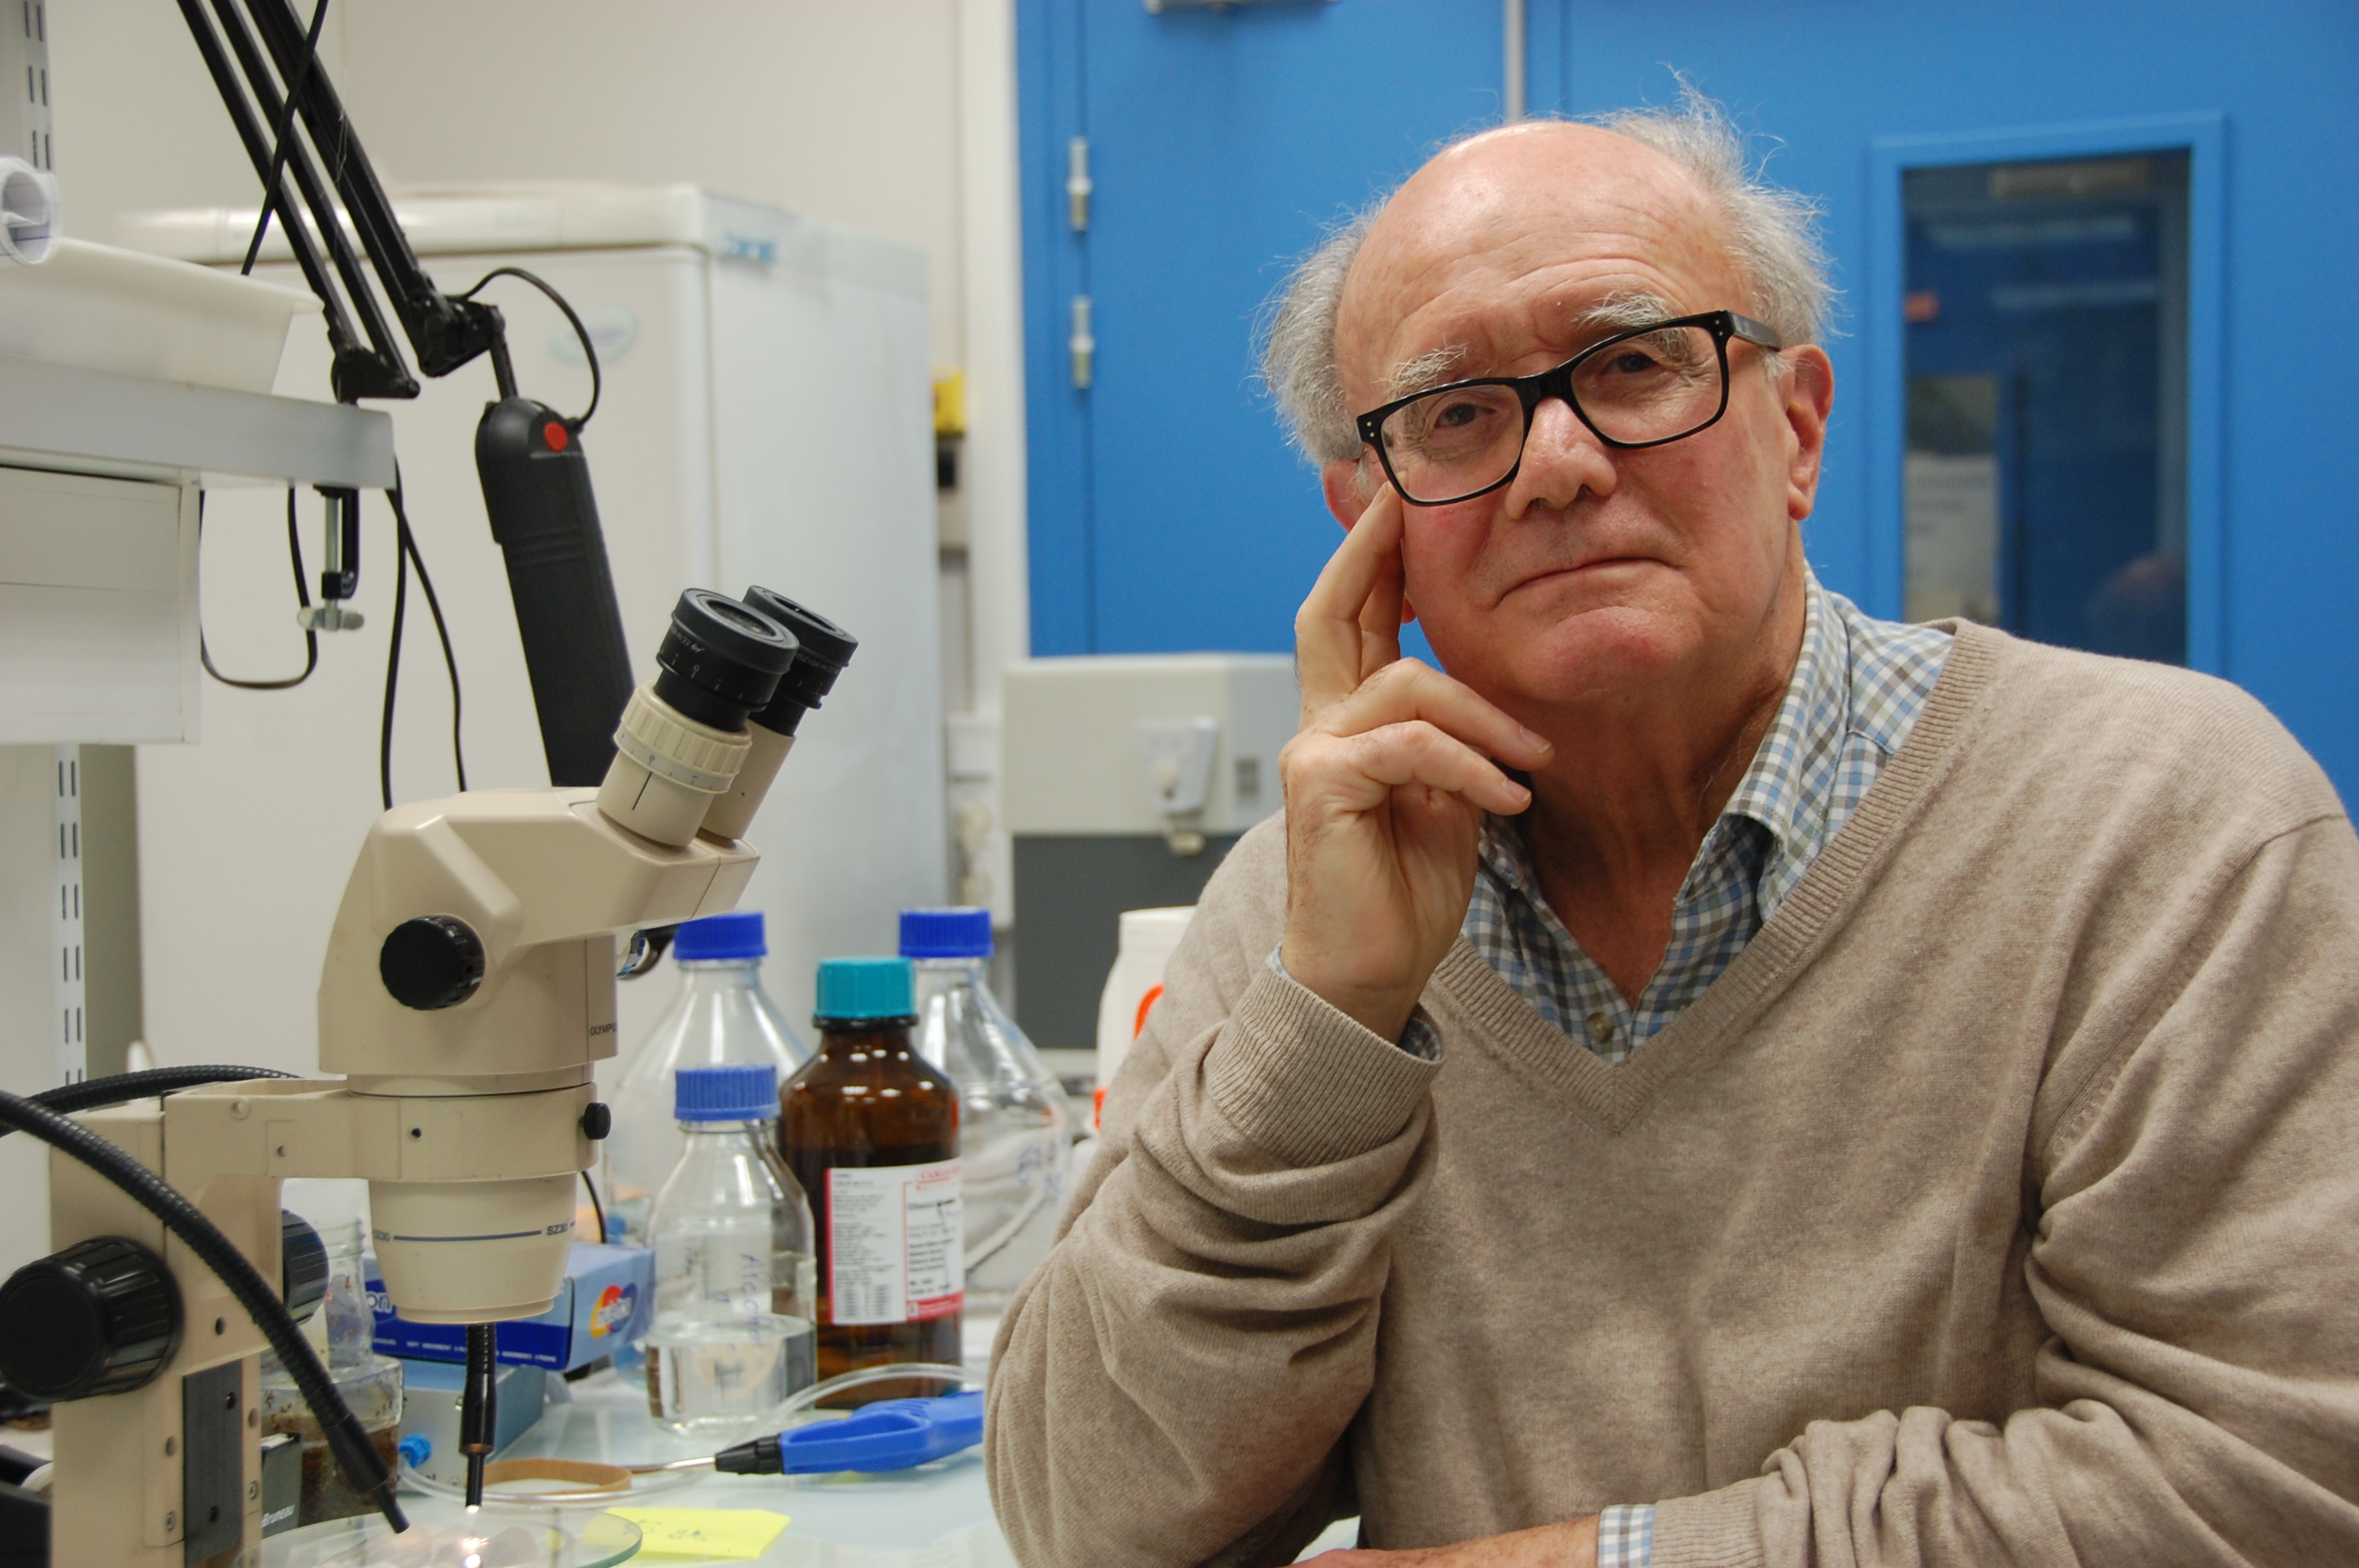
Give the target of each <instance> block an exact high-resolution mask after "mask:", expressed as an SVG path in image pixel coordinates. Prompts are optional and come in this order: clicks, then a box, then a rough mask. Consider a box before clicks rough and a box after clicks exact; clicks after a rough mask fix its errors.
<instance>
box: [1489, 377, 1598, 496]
mask: <svg viewBox="0 0 2359 1568" xmlns="http://www.w3.org/2000/svg"><path fill="white" fill-rule="evenodd" d="M1614 477H1615V475H1614V454H1613V453H1612V452H1610V451H1608V450H1607V449H1606V447H1605V444H1604V443H1603V441H1600V440H1599V439H1598V438H1597V433H1596V432H1595V431H1593V430H1592V429H1591V428H1590V427H1588V426H1586V425H1584V424H1582V422H1581V416H1579V415H1577V414H1575V413H1574V412H1573V411H1572V406H1571V404H1569V403H1567V402H1565V400H1564V399H1562V398H1560V397H1549V398H1543V399H1541V401H1540V403H1539V406H1538V407H1536V408H1534V409H1533V410H1532V423H1531V428H1530V430H1529V431H1527V433H1526V435H1525V437H1524V460H1523V465H1522V467H1520V468H1518V469H1517V470H1516V478H1515V481H1514V482H1513V483H1511V484H1509V485H1508V486H1507V503H1506V504H1507V515H1508V516H1510V517H1521V516H1523V515H1524V514H1525V512H1526V511H1527V509H1529V508H1530V507H1531V506H1532V505H1533V504H1534V503H1538V504H1540V505H1543V506H1548V507H1550V508H1552V509H1554V510H1556V511H1559V512H1561V511H1565V510H1567V509H1568V508H1570V507H1571V505H1572V504H1573V503H1574V502H1576V501H1578V500H1579V499H1580V498H1581V493H1582V492H1583V491H1587V492H1589V493H1590V494H1591V495H1593V496H1596V497H1598V498H1599V499H1601V500H1602V499H1603V498H1604V497H1606V496H1608V495H1611V494H1613V493H1614Z"/></svg>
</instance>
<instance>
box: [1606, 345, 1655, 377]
mask: <svg viewBox="0 0 2359 1568" xmlns="http://www.w3.org/2000/svg"><path fill="white" fill-rule="evenodd" d="M1610 368H1611V369H1612V370H1613V372H1614V374H1615V375H1644V374H1646V373H1647V372H1648V371H1650V370H1659V369H1661V368H1662V367H1661V366H1660V365H1658V364H1657V363H1656V362H1655V356H1654V355H1652V354H1650V353H1648V352H1647V351H1646V350H1644V349H1622V350H1619V351H1616V352H1615V353H1614V356H1613V361H1612V364H1611V367H1610Z"/></svg>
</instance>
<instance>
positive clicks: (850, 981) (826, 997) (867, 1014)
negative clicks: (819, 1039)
mask: <svg viewBox="0 0 2359 1568" xmlns="http://www.w3.org/2000/svg"><path fill="white" fill-rule="evenodd" d="M916 997H917V987H916V985H915V983H914V982H913V981H912V980H911V979H910V968H909V960H908V959H907V958H827V959H822V960H821V963H820V967H819V1006H818V1007H817V1008H816V1009H814V1010H813V1011H815V1012H816V1014H817V1015H818V1016H819V1017H820V1018H822V1019H830V1018H908V1017H911V1016H913V1015H914V1014H915V1013H916V1012H917V1011H918V1004H917V1000H916Z"/></svg>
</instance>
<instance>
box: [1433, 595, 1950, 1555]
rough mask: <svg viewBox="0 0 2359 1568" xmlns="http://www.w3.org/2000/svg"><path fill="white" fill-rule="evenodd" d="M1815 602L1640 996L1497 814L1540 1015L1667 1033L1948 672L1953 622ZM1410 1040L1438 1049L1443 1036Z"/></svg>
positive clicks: (1621, 1032)
mask: <svg viewBox="0 0 2359 1568" xmlns="http://www.w3.org/2000/svg"><path fill="white" fill-rule="evenodd" d="M1804 602H1805V612H1804V620H1803V626H1802V648H1801V655H1800V657H1799V659H1797V660H1796V661H1795V665H1794V676H1793V679H1792V680H1791V681H1789V682H1788V684H1787V687H1786V697H1785V700H1784V701H1783V702H1782V703H1780V704H1779V705H1778V708H1777V718H1776V719H1775V720H1773V721H1772V722H1771V724H1770V726H1769V732H1768V734H1767V736H1766V737H1765V738H1764V739H1763V741H1762V742H1761V749H1760V750H1759V751H1757V752H1755V753H1754V756H1753V764H1752V766H1751V767H1749V768H1747V769H1746V770H1745V777H1744V778H1743V780H1741V781H1740V782H1739V783H1738V784H1737V786H1736V793H1735V794H1734V795H1731V796H1730V797H1729V801H1728V805H1727V806H1726V807H1724V808H1723V810H1722V812H1721V814H1720V819H1719V820H1718V821H1716V822H1714V823H1713V824H1712V831H1710V832H1709V833H1707V834H1705V835H1704V840H1703V847H1702V848H1701V849H1698V850H1697V851H1696V858H1695V863H1694V864H1693V865H1692V866H1690V867H1689V868H1688V875H1687V881H1685V882H1683V883H1682V884H1681V885H1680V893H1679V900H1678V902H1677V903H1675V904H1674V905H1673V906H1672V909H1671V941H1670V946H1669V947H1668V948H1666V949H1665V950H1664V953H1663V961H1662V964H1661V965H1660V967H1658V968H1657V969H1656V970H1655V976H1654V979H1651V980H1649V981H1647V989H1645V990H1644V991H1643V992H1641V993H1640V994H1639V995H1638V997H1637V998H1636V1000H1635V1001H1632V1000H1626V999H1625V998H1624V997H1623V995H1622V993H1621V991H1620V989H1617V988H1616V987H1615V985H1614V982H1613V981H1612V980H1610V979H1607V978H1606V976H1605V971H1604V970H1603V969H1601V968H1598V967H1597V965H1596V963H1595V962H1594V961H1593V960H1592V959H1591V958H1590V957H1589V955H1588V954H1586V953H1583V952H1582V950H1581V945H1580V944H1579V943H1577V942H1575V941H1574V940H1573V939H1572V935H1571V933H1570V932H1569V931H1567V930H1566V929H1565V927H1564V922H1562V921H1561V920H1559V919H1558V918H1557V916H1556V912H1555V911H1554V910H1552V909H1550V908H1549V905H1548V900H1547V899H1545V898H1543V897H1542V896H1541V895H1540V891H1539V879H1538V876H1537V875H1536V874H1535V873H1534V872H1533V870H1532V865H1531V860H1530V857H1529V856H1528V855H1527V853H1526V852H1525V847H1524V840H1523V835H1522V833H1521V832H1520V831H1518V830H1517V827H1516V824H1515V820H1514V818H1512V817H1497V816H1495V817H1493V818H1492V819H1491V821H1490V823H1489V824H1488V826H1487V827H1486V828H1485V829H1484V836H1483V849H1482V864H1481V867H1480V870H1479V871H1478V873H1477V875H1476V876H1475V879H1474V898H1473V903H1472V904H1470V905H1469V906H1468V908H1467V911H1466V925H1465V927H1464V929H1465V933H1466V940H1467V941H1468V942H1470V943H1471V944H1473V947H1474V950H1475V951H1476V952H1477V953H1480V954H1481V955H1482V956H1483V958H1484V962H1485V963H1487V964H1489V965H1490V966H1491V968H1494V969H1495V970H1497V971H1498V972H1499V975H1500V978H1501V979H1505V980H1506V982H1507V983H1508V984H1509V985H1511V986H1513V987H1514V988H1515V989H1516V991H1517V994H1518V995H1520V996H1521V997H1522V998H1523V999H1524V1000H1526V1001H1527V1002H1529V1003H1530V1004H1531V1006H1532V1008H1533V1010H1534V1011H1537V1012H1538V1014H1539V1015H1540V1016H1541V1017H1542V1018H1545V1019H1547V1020H1548V1021H1549V1022H1550V1023H1553V1024H1555V1025H1556V1026H1557V1027H1558V1028H1559V1029H1560V1030H1563V1031H1564V1032H1565V1033H1567V1034H1570V1035H1571V1036H1572V1037H1573V1038H1574V1039H1575V1040H1578V1041H1580V1042H1582V1044H1585V1045H1587V1046H1588V1047H1589V1049H1591V1050H1593V1051H1594V1052H1596V1053H1597V1054H1599V1055H1600V1056H1603V1057H1604V1058H1605V1059H1606V1060H1607V1061H1609V1062H1619V1061H1621V1060H1622V1059H1623V1058H1624V1057H1625V1056H1627V1055H1629V1054H1630V1053H1631V1052H1633V1051H1635V1050H1636V1049H1637V1048H1638V1047H1639V1046H1641V1045H1643V1044H1646V1043H1647V1041H1648V1040H1650V1039H1652V1038H1653V1037H1654V1036H1655V1035H1656V1034H1658V1033H1661V1031H1662V1030H1663V1029H1664V1028H1665V1027H1666V1026H1668V1025H1669V1023H1670V1022H1671V1020H1673V1019H1675V1018H1677V1017H1678V1016H1679V1015H1680V1013H1681V1012H1682V1011H1685V1010H1686V1009H1687V1008H1688V1007H1689V1006H1690V1004H1691V1003H1693V1002H1694V1001H1695V1000H1696V999H1697V998H1698V997H1701V995H1703V993H1704V991H1705V990H1706V989H1708V988H1710V986H1711V985H1712V981H1714V980H1716V979H1720V977H1721V975H1722V973H1723V971H1725V970H1726V969H1727V968H1728V966H1729V965H1730V964H1732V963H1734V962H1735V961H1736V956H1737V955H1738V954H1739V953H1741V952H1743V951H1744V950H1745V944H1746V943H1747V942H1750V941H1752V940H1753V935H1754V933H1756V932H1757V931H1759V930H1760V929H1761V927H1762V925H1763V924H1764V923H1766V922H1767V921H1768V920H1769V919H1770V918H1771V917H1772V916H1774V915H1775V914H1777V906H1778V905H1779V904H1781V903H1784V902H1785V901H1786V896H1787V895H1788V893H1790V892H1793V891H1794V888H1795V886H1796V884H1798V883H1799V882H1800V881H1801V880H1802V874H1803V873H1804V872H1805V871H1809V870H1810V863H1811V862H1812V861H1813V860H1817V859H1818V858H1819V853H1820V851H1821V850H1822V849H1825V848H1826V847H1827V845H1828V844H1829V843H1830V842H1832V839H1833V838H1834V836H1835V832H1836V830H1837V829H1838V828H1840V827H1843V823H1844V822H1845V821H1846V820H1848V819H1849V818H1850V816H1851V814H1852V812H1853V811H1854V810H1855V809H1856V808H1857V807H1858V806H1859V803H1860V801H1861V800H1862V799H1864V798H1865V796H1866V795H1867V792H1868V790H1869V788H1870V787H1871V786H1872V785H1874V784H1875V778H1876V774H1877V773H1880V772H1882V771H1883V768H1884V764H1885V763H1886V762H1887V761H1889V760H1890V759H1891V757H1892V755H1893V753H1894V752H1897V751H1899V750H1900V743H1901V742H1902V741H1905V740H1906V739H1908V730H1909V728H1910V726H1912V725H1913V724H1915V723H1916V721H1917V715H1918V713H1919V710H1920V709H1921V708H1923V707H1924V706H1925V699H1926V697H1929V696H1930V695H1931V694H1932V690H1933V683H1934V681H1935V680H1937V679H1938V678H1940V674H1941V661H1942V660H1943V659H1944V658H1945V657H1947V656H1948V654H1949V651H1950V643H1951V638H1950V634H1949V633H1946V632H1937V631H1934V630H1932V629H1931V628H1930V627H1925V626H1902V625H1897V624H1895V623H1894V622H1888V621H1877V620H1875V619H1872V618H1871V617H1869V616H1866V615H1864V614H1862V613H1861V612H1860V611H1859V609H1858V608H1857V607H1856V606H1855V605H1854V604H1853V603H1852V602H1851V601H1850V600H1847V599H1844V598H1843V596H1842V595H1840V594H1836V593H1830V592H1828V591H1827V590H1826V589H1823V588H1821V587H1820V586H1819V581H1818V579H1817V578H1816V577H1815V576H1813V577H1811V578H1810V579H1809V582H1808V584H1807V586H1806V588H1805V589H1804ZM1425 1029H1426V1025H1425V1024H1424V1022H1423V1021H1422V1020H1419V1022H1418V1023H1417V1024H1415V1025H1412V1033H1416V1032H1419V1031H1423V1030H1425ZM1402 1044H1403V1045H1405V1046H1407V1047H1408V1048H1409V1049H1410V1050H1414V1051H1418V1052H1419V1054H1437V1049H1436V1048H1437V1047H1438V1045H1439V1042H1438V1041H1429V1040H1413V1039H1407V1038H1405V1039H1404V1040H1403V1041H1402ZM1654 1531H1655V1509H1654V1506H1653V1505H1652V1504H1651V1503H1641V1504H1636V1505H1624V1506H1617V1507H1614V1508H1610V1509H1606V1510H1605V1512H1604V1514H1603V1517H1602V1518H1601V1519H1599V1521H1598V1542H1597V1568H1647V1563H1648V1561H1649V1559H1650V1557H1651V1555H1652V1552H1653V1541H1654Z"/></svg>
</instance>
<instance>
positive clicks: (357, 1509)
mask: <svg viewBox="0 0 2359 1568" xmlns="http://www.w3.org/2000/svg"><path fill="white" fill-rule="evenodd" d="M280 1202H282V1203H284V1204H285V1205H286V1206H287V1208H288V1210H289V1211H291V1212H292V1213H293V1214H294V1215H297V1216H299V1217H301V1218H302V1219H303V1220H304V1221H305V1222H306V1223H308V1224H309V1225H310V1227H312V1229H313V1230H314V1231H315V1232H316V1233H317V1234H318V1236H319V1238H320V1243H321V1249H322V1250H323V1251H324V1252H325V1254H326V1268H327V1280H326V1283H325V1286H324V1288H323V1290H322V1293H321V1298H320V1304H319V1306H318V1307H317V1309H316V1310H314V1312H313V1313H312V1314H311V1316H310V1317H309V1318H308V1319H306V1320H305V1321H304V1325H303V1336H304V1337H305V1338H307V1339H309V1340H310V1342H311V1346H312V1348H314V1349H316V1350H317V1351H319V1353H320V1361H321V1365H323V1366H324V1367H325V1368H327V1371H328V1377H329V1379H330V1380H331V1381H332V1382H333V1383H334V1384H335V1385H336V1391H337V1392H338V1393H340V1394H342V1396H343V1399H344V1403H345V1404H346V1405H347V1406H348V1407H350V1409H351V1410H352V1412H353V1414H354V1415H355V1416H358V1417H359V1418H360V1422H361V1425H362V1427H363V1428H364V1430H365V1431H366V1432H367V1433H368V1434H369V1441H370V1443H371V1444H373V1445H374V1446H375V1449H376V1451H377V1456H378V1457H379V1458H381V1459H383V1460H384V1461H385V1462H386V1467H387V1468H388V1469H391V1468H393V1467H394V1465H395V1463H396V1457H395V1447H394V1445H395V1444H396V1443H397V1441H398V1439H399V1438H400V1436H401V1407H402V1370H401V1363H400V1362H399V1361H397V1360H395V1359H394V1358H393V1357H390V1356H380V1355H379V1354H377V1351H376V1346H375V1337H376V1316H375V1314H374V1313H373V1312H372V1311H371V1310H370V1309H369V1299H368V1289H367V1282H366V1281H365V1279H364V1274H363V1270H362V1266H361V1257H362V1253H363V1250H364V1247H365V1245H366V1243H365V1242H364V1239H363V1238H364V1236H365V1235H366V1234H367V1227H366V1226H365V1225H364V1222H363V1219H362V1216H363V1215H364V1214H365V1213H366V1210H367V1205H368V1185H367V1184H366V1183H364V1182H357V1181H321V1180H315V1179H308V1178H297V1179H295V1180H292V1181H289V1182H288V1183H287V1184H285V1187H284V1189H283V1191H282V1193H281V1195H280ZM261 1381H262V1431H263V1433H264V1434H265V1435H268V1434H270V1433H281V1432H286V1433H294V1434H295V1435H296V1436H297V1437H298V1438H299V1439H300V1441H301V1444H302V1456H301V1458H302V1481H301V1486H300V1489H299V1492H298V1494H297V1498H296V1514H295V1520H294V1522H296V1523H298V1524H317V1523H319V1522H321V1520H324V1519H349V1518H352V1517H353V1516H354V1515H357V1514H368V1513H375V1511H376V1505H375V1502H373V1501H372V1500H371V1499H370V1498H368V1497H366V1496H365V1495H364V1494H362V1493H359V1492H355V1491H353V1489H352V1488H351V1487H347V1486H346V1485H345V1484H344V1479H343V1472H342V1469H341V1468H340V1467H339V1466H338V1465H337V1464H336V1462H335V1460H334V1459H333V1457H332V1456H331V1455H330V1454H329V1452H328V1440H327V1438H326V1437H325V1436H323V1435H322V1434H321V1431H320V1423H319V1422H317V1421H316V1420H314V1419H313V1418H312V1415H311V1407H310V1404H309V1403H308V1402H307V1401H306V1400H304V1398H303V1394H302V1391H301V1390H299V1389H298V1388H297V1387H296V1386H295V1378H294V1375H293V1374H292V1373H290V1372H288V1370H287V1369H286V1368H285V1367H283V1366H282V1365H280V1363H279V1360H278V1357H277V1354H276V1353H275V1352H273V1351H271V1350H268V1349H265V1350H264V1351H263V1353H262V1368H261Z"/></svg>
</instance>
